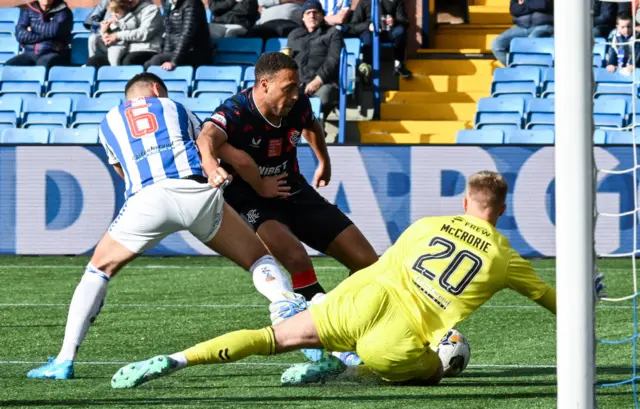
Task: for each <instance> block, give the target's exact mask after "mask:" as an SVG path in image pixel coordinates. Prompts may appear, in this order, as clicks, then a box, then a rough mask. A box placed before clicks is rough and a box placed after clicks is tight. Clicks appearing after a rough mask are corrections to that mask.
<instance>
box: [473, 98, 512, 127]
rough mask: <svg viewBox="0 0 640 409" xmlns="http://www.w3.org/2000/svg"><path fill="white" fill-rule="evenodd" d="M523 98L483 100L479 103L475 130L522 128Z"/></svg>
mask: <svg viewBox="0 0 640 409" xmlns="http://www.w3.org/2000/svg"><path fill="white" fill-rule="evenodd" d="M523 113H524V99H523V98H482V99H480V101H478V111H477V112H476V116H475V128H476V129H483V128H500V129H506V128H521V127H522V115H523Z"/></svg>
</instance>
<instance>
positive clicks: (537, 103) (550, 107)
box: [525, 98, 556, 129]
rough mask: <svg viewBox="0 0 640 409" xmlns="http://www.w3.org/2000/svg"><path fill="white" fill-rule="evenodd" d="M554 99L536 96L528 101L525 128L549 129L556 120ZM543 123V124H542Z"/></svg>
mask: <svg viewBox="0 0 640 409" xmlns="http://www.w3.org/2000/svg"><path fill="white" fill-rule="evenodd" d="M555 112H556V111H555V100H554V99H550V98H536V99H532V100H530V101H528V103H527V112H526V115H525V124H526V125H525V128H526V129H544V128H546V129H549V128H550V127H549V126H548V125H551V126H553V124H555V122H556V114H555ZM543 125H545V126H543Z"/></svg>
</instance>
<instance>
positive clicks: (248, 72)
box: [242, 67, 256, 89]
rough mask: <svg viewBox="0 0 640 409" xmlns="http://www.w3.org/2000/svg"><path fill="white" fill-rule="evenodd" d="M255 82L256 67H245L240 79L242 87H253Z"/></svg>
mask: <svg viewBox="0 0 640 409" xmlns="http://www.w3.org/2000/svg"><path fill="white" fill-rule="evenodd" d="M255 83H256V69H255V68H254V67H247V68H246V69H245V70H244V79H243V81H242V89H246V88H249V87H253V85H254V84H255Z"/></svg>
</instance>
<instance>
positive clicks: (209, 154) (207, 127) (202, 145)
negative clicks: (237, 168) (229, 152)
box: [196, 122, 229, 187]
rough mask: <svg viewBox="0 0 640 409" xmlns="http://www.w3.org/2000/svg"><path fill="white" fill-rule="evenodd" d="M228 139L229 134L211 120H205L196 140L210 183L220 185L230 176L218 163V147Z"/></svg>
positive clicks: (214, 185) (215, 185)
mask: <svg viewBox="0 0 640 409" xmlns="http://www.w3.org/2000/svg"><path fill="white" fill-rule="evenodd" d="M226 140H227V135H226V134H225V133H224V132H223V131H222V130H221V129H220V128H218V127H217V126H215V125H214V124H213V123H211V122H205V123H204V125H203V126H202V130H201V131H200V135H198V139H197V140H196V145H197V146H198V151H199V152H200V160H201V161H202V168H203V169H204V171H205V173H206V174H207V177H208V178H209V183H210V184H211V185H212V186H213V187H219V186H220V185H221V184H222V183H223V182H224V181H225V180H227V179H228V178H229V175H228V174H227V172H226V171H225V170H224V169H223V168H222V167H220V165H219V164H218V156H217V149H218V148H219V147H220V145H222V144H224V143H225V141H226Z"/></svg>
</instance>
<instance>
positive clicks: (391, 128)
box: [358, 120, 473, 135]
mask: <svg viewBox="0 0 640 409" xmlns="http://www.w3.org/2000/svg"><path fill="white" fill-rule="evenodd" d="M472 128H473V122H472V121H412V120H401V121H366V122H364V121H363V122H359V123H358V130H359V132H360V133H361V134H371V135H373V134H379V135H385V134H403V133H404V134H425V135H426V134H431V133H441V134H446V133H452V132H453V133H457V132H458V131H459V130H460V129H472Z"/></svg>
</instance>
